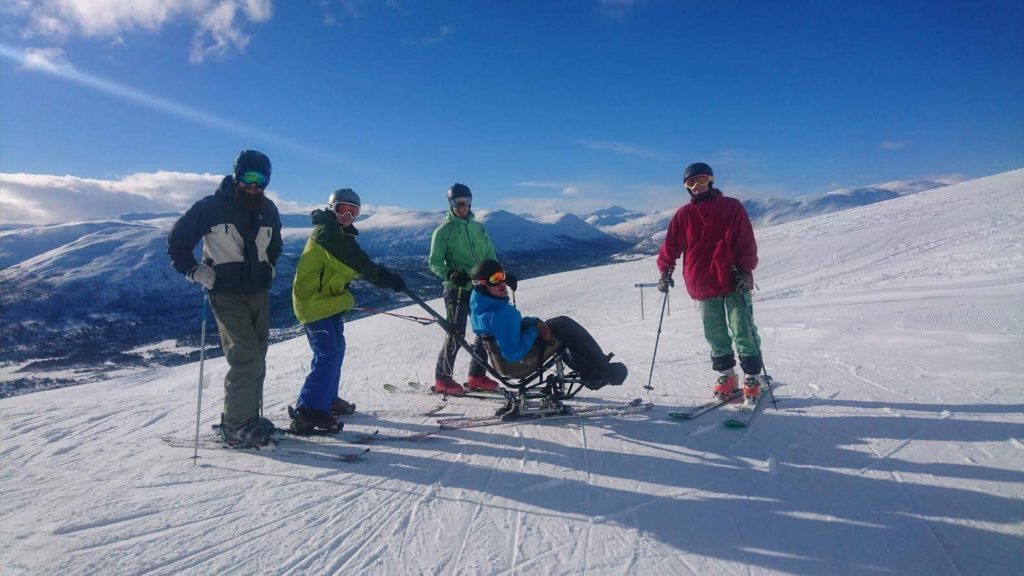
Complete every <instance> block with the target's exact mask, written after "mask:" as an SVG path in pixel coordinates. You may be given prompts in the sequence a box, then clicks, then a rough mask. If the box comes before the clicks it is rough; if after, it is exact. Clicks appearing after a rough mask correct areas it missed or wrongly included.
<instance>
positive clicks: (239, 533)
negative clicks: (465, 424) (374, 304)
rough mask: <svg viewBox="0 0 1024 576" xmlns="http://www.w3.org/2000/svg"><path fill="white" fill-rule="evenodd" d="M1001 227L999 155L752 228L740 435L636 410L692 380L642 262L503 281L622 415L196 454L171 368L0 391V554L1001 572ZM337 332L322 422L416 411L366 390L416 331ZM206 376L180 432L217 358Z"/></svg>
mask: <svg viewBox="0 0 1024 576" xmlns="http://www.w3.org/2000/svg"><path fill="white" fill-rule="evenodd" d="M1022 223H1024V170H1018V171H1015V172H1010V173H1006V174H1001V175H998V176H994V177H990V178H985V179H981V180H976V181H971V182H965V183H962V184H958V185H955V186H950V187H946V188H941V189H937V190H932V191H928V192H922V193H920V194H915V195H912V196H909V197H905V198H899V199H895V200H892V201H888V202H883V203H880V204H875V205H871V206H867V207H863V208H857V209H852V210H849V211H845V212H840V213H836V214H830V215H826V216H823V217H818V218H814V219H810V220H803V221H798V222H792V223H789V224H786V225H781V226H777V227H772V228H767V229H763V230H759V231H758V241H759V244H760V248H761V260H762V265H761V266H760V267H759V268H758V270H757V272H756V274H755V279H756V280H757V282H758V284H759V285H760V288H761V290H760V292H758V293H757V295H756V299H755V307H756V312H755V314H756V319H757V322H758V325H759V326H760V329H761V334H762V336H763V340H764V354H765V362H766V364H767V368H768V370H769V371H770V372H771V373H772V374H773V375H774V376H775V378H776V380H777V382H778V384H779V388H778V390H777V391H776V398H777V399H778V401H779V404H778V410H775V409H771V408H770V407H769V408H768V409H766V410H765V411H764V412H763V413H760V414H759V415H758V416H757V417H756V418H755V420H754V422H753V425H752V426H751V427H750V428H748V429H746V430H733V429H727V428H724V427H723V426H722V425H721V421H722V419H723V418H724V417H725V415H726V414H725V413H722V412H714V413H711V414H708V415H706V416H704V417H701V418H700V419H698V420H695V421H691V422H682V423H680V422H674V421H669V420H667V419H666V417H665V414H666V412H667V411H669V410H672V409H675V408H679V407H682V406H687V405H690V404H692V403H695V402H699V401H702V400H703V399H705V398H706V397H707V396H708V395H709V392H710V385H711V383H712V381H713V378H714V376H713V374H712V373H711V372H710V366H709V362H708V353H707V345H706V343H705V342H704V340H703V338H702V336H701V329H700V326H699V322H698V316H697V313H696V312H695V310H694V306H693V304H692V302H691V301H690V300H689V299H688V298H687V297H686V296H685V294H683V293H682V292H681V291H679V290H678V289H677V290H676V291H674V292H673V294H672V298H671V301H670V304H671V315H669V316H666V317H665V320H664V326H663V333H662V336H661V344H660V346H659V349H658V354H657V363H656V365H655V368H654V379H653V384H654V387H655V390H654V391H653V392H652V393H651V394H650V395H647V394H646V393H645V391H644V390H643V389H642V385H643V384H645V383H646V382H647V374H648V370H649V368H650V362H651V355H652V348H653V345H654V340H655V333H656V330H657V326H658V317H657V311H658V306H659V305H660V303H661V302H660V298H659V296H660V295H658V294H657V293H656V292H653V291H650V290H648V291H647V293H646V301H645V311H646V318H645V319H643V320H641V318H640V305H639V304H640V302H639V293H638V291H637V290H636V289H634V288H633V287H632V286H633V284H634V283H635V282H641V281H651V280H653V279H655V278H656V277H657V272H656V270H655V267H654V262H653V260H652V259H645V260H640V261H634V262H629V263H624V264H618V265H614V266H608V267H602V268H592V269H587V270H580V271H575V272H571V273H564V274H558V275H554V276H548V277H544V278H537V279H533V280H530V281H524V282H523V283H522V284H521V285H520V288H519V293H518V294H517V300H518V305H519V308H520V309H521V310H523V311H524V312H526V313H528V314H531V315H537V316H542V317H550V316H555V315H560V314H569V315H572V316H573V317H575V318H576V319H577V320H579V321H580V322H581V323H582V324H583V325H585V326H587V327H588V328H589V329H590V330H591V331H592V332H593V333H594V335H595V336H596V338H597V340H598V341H599V342H601V343H602V344H603V346H604V347H605V348H606V350H608V351H612V352H614V353H615V354H616V356H617V357H618V358H619V359H621V360H622V361H624V362H626V364H627V365H628V366H629V367H630V369H631V375H630V377H629V379H628V380H627V382H626V384H625V385H623V386H622V387H620V388H616V389H607V388H606V389H604V390H601V391H600V392H597V393H593V392H592V393H589V394H586V395H585V398H583V399H582V400H581V402H584V403H601V402H608V401H612V400H614V399H627V398H633V397H643V398H645V399H649V400H651V401H653V402H654V403H655V404H656V407H655V408H654V410H653V411H651V412H648V413H645V414H642V415H637V416H628V417H607V418H592V419H569V420H560V421H557V422H549V423H540V424H538V423H520V424H510V425H503V426H497V427H491V428H477V429H471V430H458V431H450V432H443V433H440V434H438V435H437V436H435V437H433V438H431V439H428V440H424V441H421V442H404V443H378V444H375V445H373V451H372V452H371V453H370V454H368V455H367V456H366V457H365V458H364V459H363V460H361V461H359V462H356V463H350V464H344V463H337V462H330V461H326V460H322V459H313V458H309V457H305V456H297V455H293V454H287V453H283V452H260V453H253V452H237V451H230V450H224V449H207V450H201V451H200V456H201V458H200V459H199V460H198V464H194V463H193V461H192V460H191V459H190V457H191V455H192V449H191V448H175V447H171V446H169V445H168V443H167V442H166V440H167V439H173V440H175V441H177V443H181V442H186V443H187V442H189V441H190V440H191V437H192V432H193V429H194V428H193V427H194V417H195V402H196V382H197V374H198V366H197V365H190V366H181V367H178V368H173V369H166V370H159V371H154V372H152V373H150V374H148V375H145V376H133V377H130V378H125V379H118V380H111V381H108V382H104V383H99V384H91V385H85V386H80V387H76V388H69V389H63V390H56V391H52V392H43V393H37V394H30V395H26V396H19V397H15V398H8V399H5V400H2V401H0V467H2V473H0V493H2V494H3V498H2V499H0V518H2V521H0V522H2V528H0V573H2V574H5V575H18V574H134V575H143V574H145V575H156V574H303V575H305V574H389V575H391V574H608V575H620V574H641V575H654V574H664V575H680V574H892V575H897V574H899V575H905V574H922V575H924V574H927V575H943V574H1020V573H1022V572H1024V522H1022V520H1024V378H1022V376H1021V375H1022V374H1024V354H1022V352H1024V224H1022ZM680 284H681V283H680ZM433 305H434V306H437V307H439V302H438V301H434V302H433ZM196 308H197V323H196V329H197V330H198V328H199V326H198V308H199V296H198V295H197V296H196ZM404 312H406V313H410V314H420V315H422V311H421V310H418V309H416V308H415V307H410V308H408V309H406V310H404ZM346 335H347V337H348V356H347V358H346V363H345V370H344V379H343V388H342V390H343V395H344V396H345V397H346V398H348V399H350V400H352V401H355V402H357V403H358V405H359V408H360V410H361V411H364V414H365V415H364V416H363V417H359V418H352V419H350V420H348V424H347V427H346V429H351V430H373V429H381V430H385V431H391V432H399V431H413V430H423V429H426V428H428V427H429V426H430V424H431V422H432V419H431V418H430V417H426V416H420V415H418V414H420V413H422V412H423V411H425V410H427V409H429V408H431V407H433V406H434V405H435V404H436V403H437V398H436V397H431V396H428V395H426V394H419V393H413V392H408V393H404V392H403V393H395V394H389V393H386V392H384V391H383V389H382V387H381V385H382V384H384V383H393V384H396V385H399V386H400V387H404V386H405V383H406V382H407V381H410V380H412V381H419V382H423V383H428V382H429V381H430V380H431V378H432V376H433V364H434V358H435V355H436V353H437V349H438V348H439V346H440V344H441V337H442V333H441V331H440V330H439V329H438V328H437V327H420V326H417V325H416V324H412V323H409V322H405V321H403V320H399V319H396V318H393V317H388V316H376V317H372V318H367V319H364V320H359V321H356V322H352V323H350V324H349V325H348V326H347V328H346ZM309 358H310V352H309V349H308V346H307V344H306V342H305V341H304V340H303V339H297V340H293V341H289V342H284V343H281V344H279V345H275V346H273V347H272V348H271V350H270V353H269V364H270V367H269V371H268V376H267V384H266V391H265V397H266V400H265V410H266V415H268V416H269V417H271V418H272V419H274V420H275V421H277V422H278V423H279V424H282V425H284V424H285V423H286V422H287V416H286V414H285V407H286V405H287V404H289V403H290V402H293V401H294V398H295V396H296V394H297V391H298V389H299V387H300V385H301V383H302V380H303V377H304V375H305V372H306V368H307V363H308V361H309ZM465 367H466V359H465V354H464V353H463V354H462V355H460V360H459V368H458V373H459V374H464V373H465ZM206 373H207V375H208V378H207V385H206V387H205V389H204V408H203V412H202V422H203V424H202V428H203V431H204V434H206V433H207V432H206V431H207V430H209V425H210V424H212V423H214V422H216V421H217V419H218V415H219V412H220V408H221V395H222V391H221V381H222V379H223V376H224V373H225V364H224V361H223V359H217V360H212V361H209V362H208V363H207V365H206ZM492 407H493V406H492V404H490V403H488V402H487V401H483V400H472V399H461V400H452V401H451V402H449V406H448V407H447V408H446V409H445V410H444V411H443V412H442V413H441V414H440V415H446V416H452V415H456V414H483V413H486V412H488V411H489V410H490V409H491V408H492ZM366 415H368V416H366ZM324 450H327V451H337V452H341V451H351V450H352V448H351V447H349V446H338V447H327V448H325V449H324Z"/></svg>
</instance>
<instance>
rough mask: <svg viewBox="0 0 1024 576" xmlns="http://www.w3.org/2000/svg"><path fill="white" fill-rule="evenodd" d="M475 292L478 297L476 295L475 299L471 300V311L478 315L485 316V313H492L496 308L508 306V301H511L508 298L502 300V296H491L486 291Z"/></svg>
mask: <svg viewBox="0 0 1024 576" xmlns="http://www.w3.org/2000/svg"><path fill="white" fill-rule="evenodd" d="M474 291H475V292H476V294H477V295H476V297H475V298H472V299H471V300H470V309H471V310H472V311H473V312H475V313H477V314H483V313H485V312H490V311H491V310H493V309H495V308H500V307H502V306H504V305H506V304H508V301H509V298H508V296H505V297H504V298H502V297H500V296H491V294H490V293H489V292H487V291H486V290H484V291H480V290H474Z"/></svg>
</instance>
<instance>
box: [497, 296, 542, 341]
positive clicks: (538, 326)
mask: <svg viewBox="0 0 1024 576" xmlns="http://www.w3.org/2000/svg"><path fill="white" fill-rule="evenodd" d="M506 282H507V281H506ZM537 337H538V338H540V339H541V341H543V342H550V341H551V327H550V326H548V325H547V324H546V323H545V322H544V321H543V320H538V321H537Z"/></svg>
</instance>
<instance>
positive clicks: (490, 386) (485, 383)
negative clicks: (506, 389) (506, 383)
mask: <svg viewBox="0 0 1024 576" xmlns="http://www.w3.org/2000/svg"><path fill="white" fill-rule="evenodd" d="M466 384H467V387H468V388H469V391H470V392H472V391H473V390H483V391H484V392H495V391H497V390H498V389H499V388H501V385H500V384H498V383H497V382H495V381H494V380H491V379H490V378H488V377H487V376H486V375H483V376H470V377H469V382H467V383H466Z"/></svg>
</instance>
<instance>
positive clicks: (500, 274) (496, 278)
mask: <svg viewBox="0 0 1024 576" xmlns="http://www.w3.org/2000/svg"><path fill="white" fill-rule="evenodd" d="M504 281H505V271H504V270H498V271H497V272H495V273H494V274H491V275H490V276H488V277H487V278H486V279H485V280H473V285H474V286H479V285H481V284H484V283H486V284H487V285H488V286H497V285H498V284H501V283H503V282H504Z"/></svg>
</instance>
